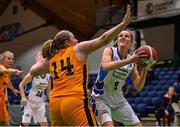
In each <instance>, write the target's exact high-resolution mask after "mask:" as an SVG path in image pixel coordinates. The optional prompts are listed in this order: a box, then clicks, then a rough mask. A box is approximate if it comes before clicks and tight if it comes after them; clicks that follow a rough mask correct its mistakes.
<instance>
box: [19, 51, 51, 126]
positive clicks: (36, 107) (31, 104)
mask: <svg viewBox="0 0 180 127" xmlns="http://www.w3.org/2000/svg"><path fill="white" fill-rule="evenodd" d="M40 59H42V56H41V54H37V56H36V62H37V61H40ZM30 82H32V88H31V89H30V92H29V94H28V97H27V98H26V96H25V93H24V87H25V86H26V85H27V84H28V83H30ZM19 89H20V92H21V103H22V105H23V108H22V110H23V111H22V112H23V116H22V124H23V126H28V125H29V124H30V122H31V117H33V120H34V122H35V123H39V124H40V125H41V126H47V117H46V110H45V103H44V93H45V91H46V90H48V91H47V93H49V90H50V75H49V74H42V75H40V76H36V77H32V76H31V75H30V74H29V73H28V74H27V75H26V76H25V77H24V79H23V80H22V82H21V83H20V85H19Z"/></svg>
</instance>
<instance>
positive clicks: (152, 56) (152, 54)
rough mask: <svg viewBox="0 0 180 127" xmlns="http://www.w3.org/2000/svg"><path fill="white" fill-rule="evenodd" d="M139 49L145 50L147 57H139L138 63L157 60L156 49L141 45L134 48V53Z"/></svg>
mask: <svg viewBox="0 0 180 127" xmlns="http://www.w3.org/2000/svg"><path fill="white" fill-rule="evenodd" d="M141 51H145V54H146V55H147V57H146V58H141V61H140V62H138V63H139V64H143V65H144V64H146V65H149V64H153V63H154V62H156V61H157V57H158V55H157V51H156V50H155V48H153V47H152V46H149V45H143V46H141V47H139V48H138V49H137V50H136V53H138V52H141Z"/></svg>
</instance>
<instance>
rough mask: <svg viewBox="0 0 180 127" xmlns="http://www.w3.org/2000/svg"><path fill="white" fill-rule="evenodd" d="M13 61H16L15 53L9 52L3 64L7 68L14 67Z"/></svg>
mask: <svg viewBox="0 0 180 127" xmlns="http://www.w3.org/2000/svg"><path fill="white" fill-rule="evenodd" d="M13 63H14V55H13V54H9V55H7V56H6V57H5V58H4V61H3V64H4V66H5V67H6V68H10V67H12V65H13Z"/></svg>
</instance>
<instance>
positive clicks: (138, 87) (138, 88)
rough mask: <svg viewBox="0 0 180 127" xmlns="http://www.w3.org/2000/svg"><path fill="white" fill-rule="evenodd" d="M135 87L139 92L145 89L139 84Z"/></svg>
mask: <svg viewBox="0 0 180 127" xmlns="http://www.w3.org/2000/svg"><path fill="white" fill-rule="evenodd" d="M135 89H136V90H137V91H138V92H140V91H141V90H142V89H143V87H140V86H139V85H136V86H135Z"/></svg>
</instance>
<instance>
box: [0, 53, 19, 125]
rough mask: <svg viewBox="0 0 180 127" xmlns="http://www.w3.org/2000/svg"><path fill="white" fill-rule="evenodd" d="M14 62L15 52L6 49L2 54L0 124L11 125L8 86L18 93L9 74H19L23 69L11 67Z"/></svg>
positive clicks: (0, 59)
mask: <svg viewBox="0 0 180 127" xmlns="http://www.w3.org/2000/svg"><path fill="white" fill-rule="evenodd" d="M13 63H14V54H13V53H12V52H10V51H5V52H4V53H2V54H0V126H10V123H9V115H8V111H7V108H6V94H5V91H6V88H7V87H9V88H10V89H11V90H12V92H13V93H14V94H15V95H17V92H18V91H17V90H16V89H15V88H14V87H13V85H12V84H11V81H10V79H9V74H17V75H19V74H20V73H21V72H22V71H20V70H17V69H12V68H10V67H11V66H12V65H13Z"/></svg>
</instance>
